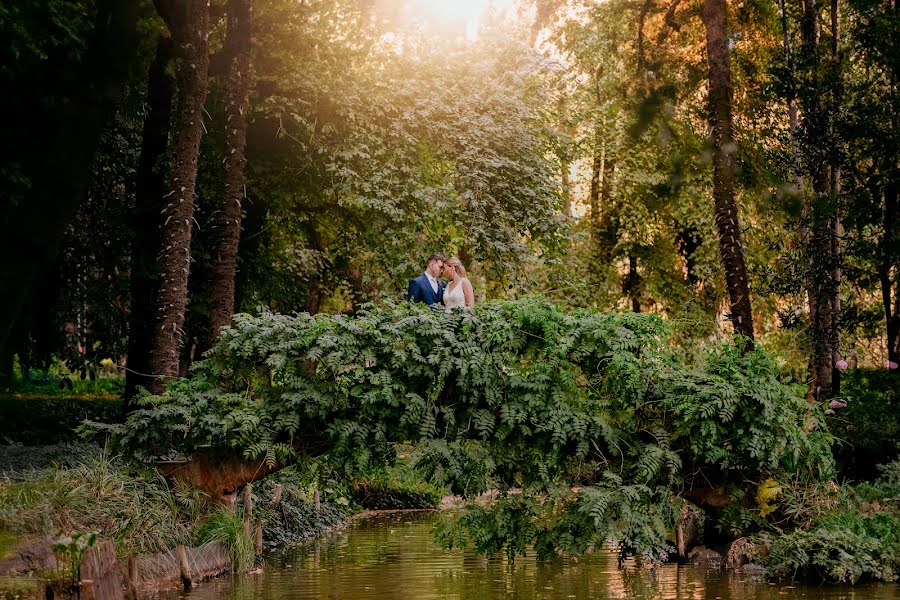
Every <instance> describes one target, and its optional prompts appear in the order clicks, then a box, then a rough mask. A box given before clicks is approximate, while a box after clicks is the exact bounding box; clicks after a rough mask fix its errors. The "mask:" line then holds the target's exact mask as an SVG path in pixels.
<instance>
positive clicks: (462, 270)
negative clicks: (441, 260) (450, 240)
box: [446, 256, 466, 277]
mask: <svg viewBox="0 0 900 600" xmlns="http://www.w3.org/2000/svg"><path fill="white" fill-rule="evenodd" d="M446 264H447V265H449V266H451V267H453V268H454V269H456V270H457V271H458V272H459V274H460V275H461V276H462V277H465V276H466V268H465V267H464V266H463V265H462V262H461V261H460V260H459V259H458V258H456V257H455V256H454V257H453V258H451V259H450V260H448V261H447V262H446Z"/></svg>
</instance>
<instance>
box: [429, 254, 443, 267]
mask: <svg viewBox="0 0 900 600" xmlns="http://www.w3.org/2000/svg"><path fill="white" fill-rule="evenodd" d="M433 260H439V261H441V262H444V261H445V260H447V258H446V257H445V256H444V255H443V254H437V253H435V254H432V255H431V256H429V257H428V260H426V261H425V266H426V267H427V266H428V265H430V264H431V261H433Z"/></svg>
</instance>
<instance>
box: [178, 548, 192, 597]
mask: <svg viewBox="0 0 900 600" xmlns="http://www.w3.org/2000/svg"><path fill="white" fill-rule="evenodd" d="M175 552H176V553H177V554H178V569H179V571H180V572H181V583H182V585H183V586H184V589H186V590H189V589H191V587H193V585H194V580H193V578H192V577H191V567H190V565H189V564H188V558H187V550H186V549H185V547H184V546H182V545H180V544H179V545H178V547H177V548H175Z"/></svg>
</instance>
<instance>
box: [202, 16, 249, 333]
mask: <svg viewBox="0 0 900 600" xmlns="http://www.w3.org/2000/svg"><path fill="white" fill-rule="evenodd" d="M225 52H226V53H227V57H228V73H227V79H226V80H225V191H224V193H223V195H222V203H221V205H220V206H219V208H218V210H217V211H216V214H215V217H214V227H215V232H214V235H215V237H216V240H215V245H214V247H213V252H212V254H213V262H212V277H213V282H212V292H211V298H210V305H211V306H210V315H209V332H208V344H209V345H210V346H212V345H213V343H214V342H215V340H216V338H217V337H218V336H219V330H220V329H221V328H222V327H224V326H225V325H229V324H231V315H232V313H234V285H235V275H236V272H237V259H238V243H239V241H240V237H241V204H242V202H243V201H244V199H245V197H246V193H245V181H246V178H245V176H244V165H245V164H246V163H247V160H246V158H245V155H244V149H245V146H246V144H247V113H248V111H249V101H248V97H249V91H250V0H230V2H229V3H228V33H227V37H226V38H225Z"/></svg>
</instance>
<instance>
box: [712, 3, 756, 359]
mask: <svg viewBox="0 0 900 600" xmlns="http://www.w3.org/2000/svg"><path fill="white" fill-rule="evenodd" d="M703 23H704V25H705V26H706V56H707V61H708V63H709V92H708V93H709V108H708V109H709V125H710V141H711V143H712V150H713V156H712V162H713V200H714V206H715V219H716V228H717V230H718V235H719V252H720V254H721V257H722V265H723V266H724V268H725V284H726V287H727V288H728V297H729V300H730V309H731V314H730V318H731V321H732V324H733V325H734V331H735V333H738V334H740V335H742V336H744V338H746V340H747V346H746V347H747V348H752V347H753V340H754V335H753V314H752V311H751V307H750V285H749V282H748V280H747V267H746V264H745V262H744V247H743V245H742V244H741V228H740V221H739V219H738V209H737V202H736V201H735V194H734V155H735V150H736V146H735V142H734V127H733V124H732V115H731V113H732V85H731V65H730V60H729V56H728V7H727V5H726V2H725V0H704V1H703Z"/></svg>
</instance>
